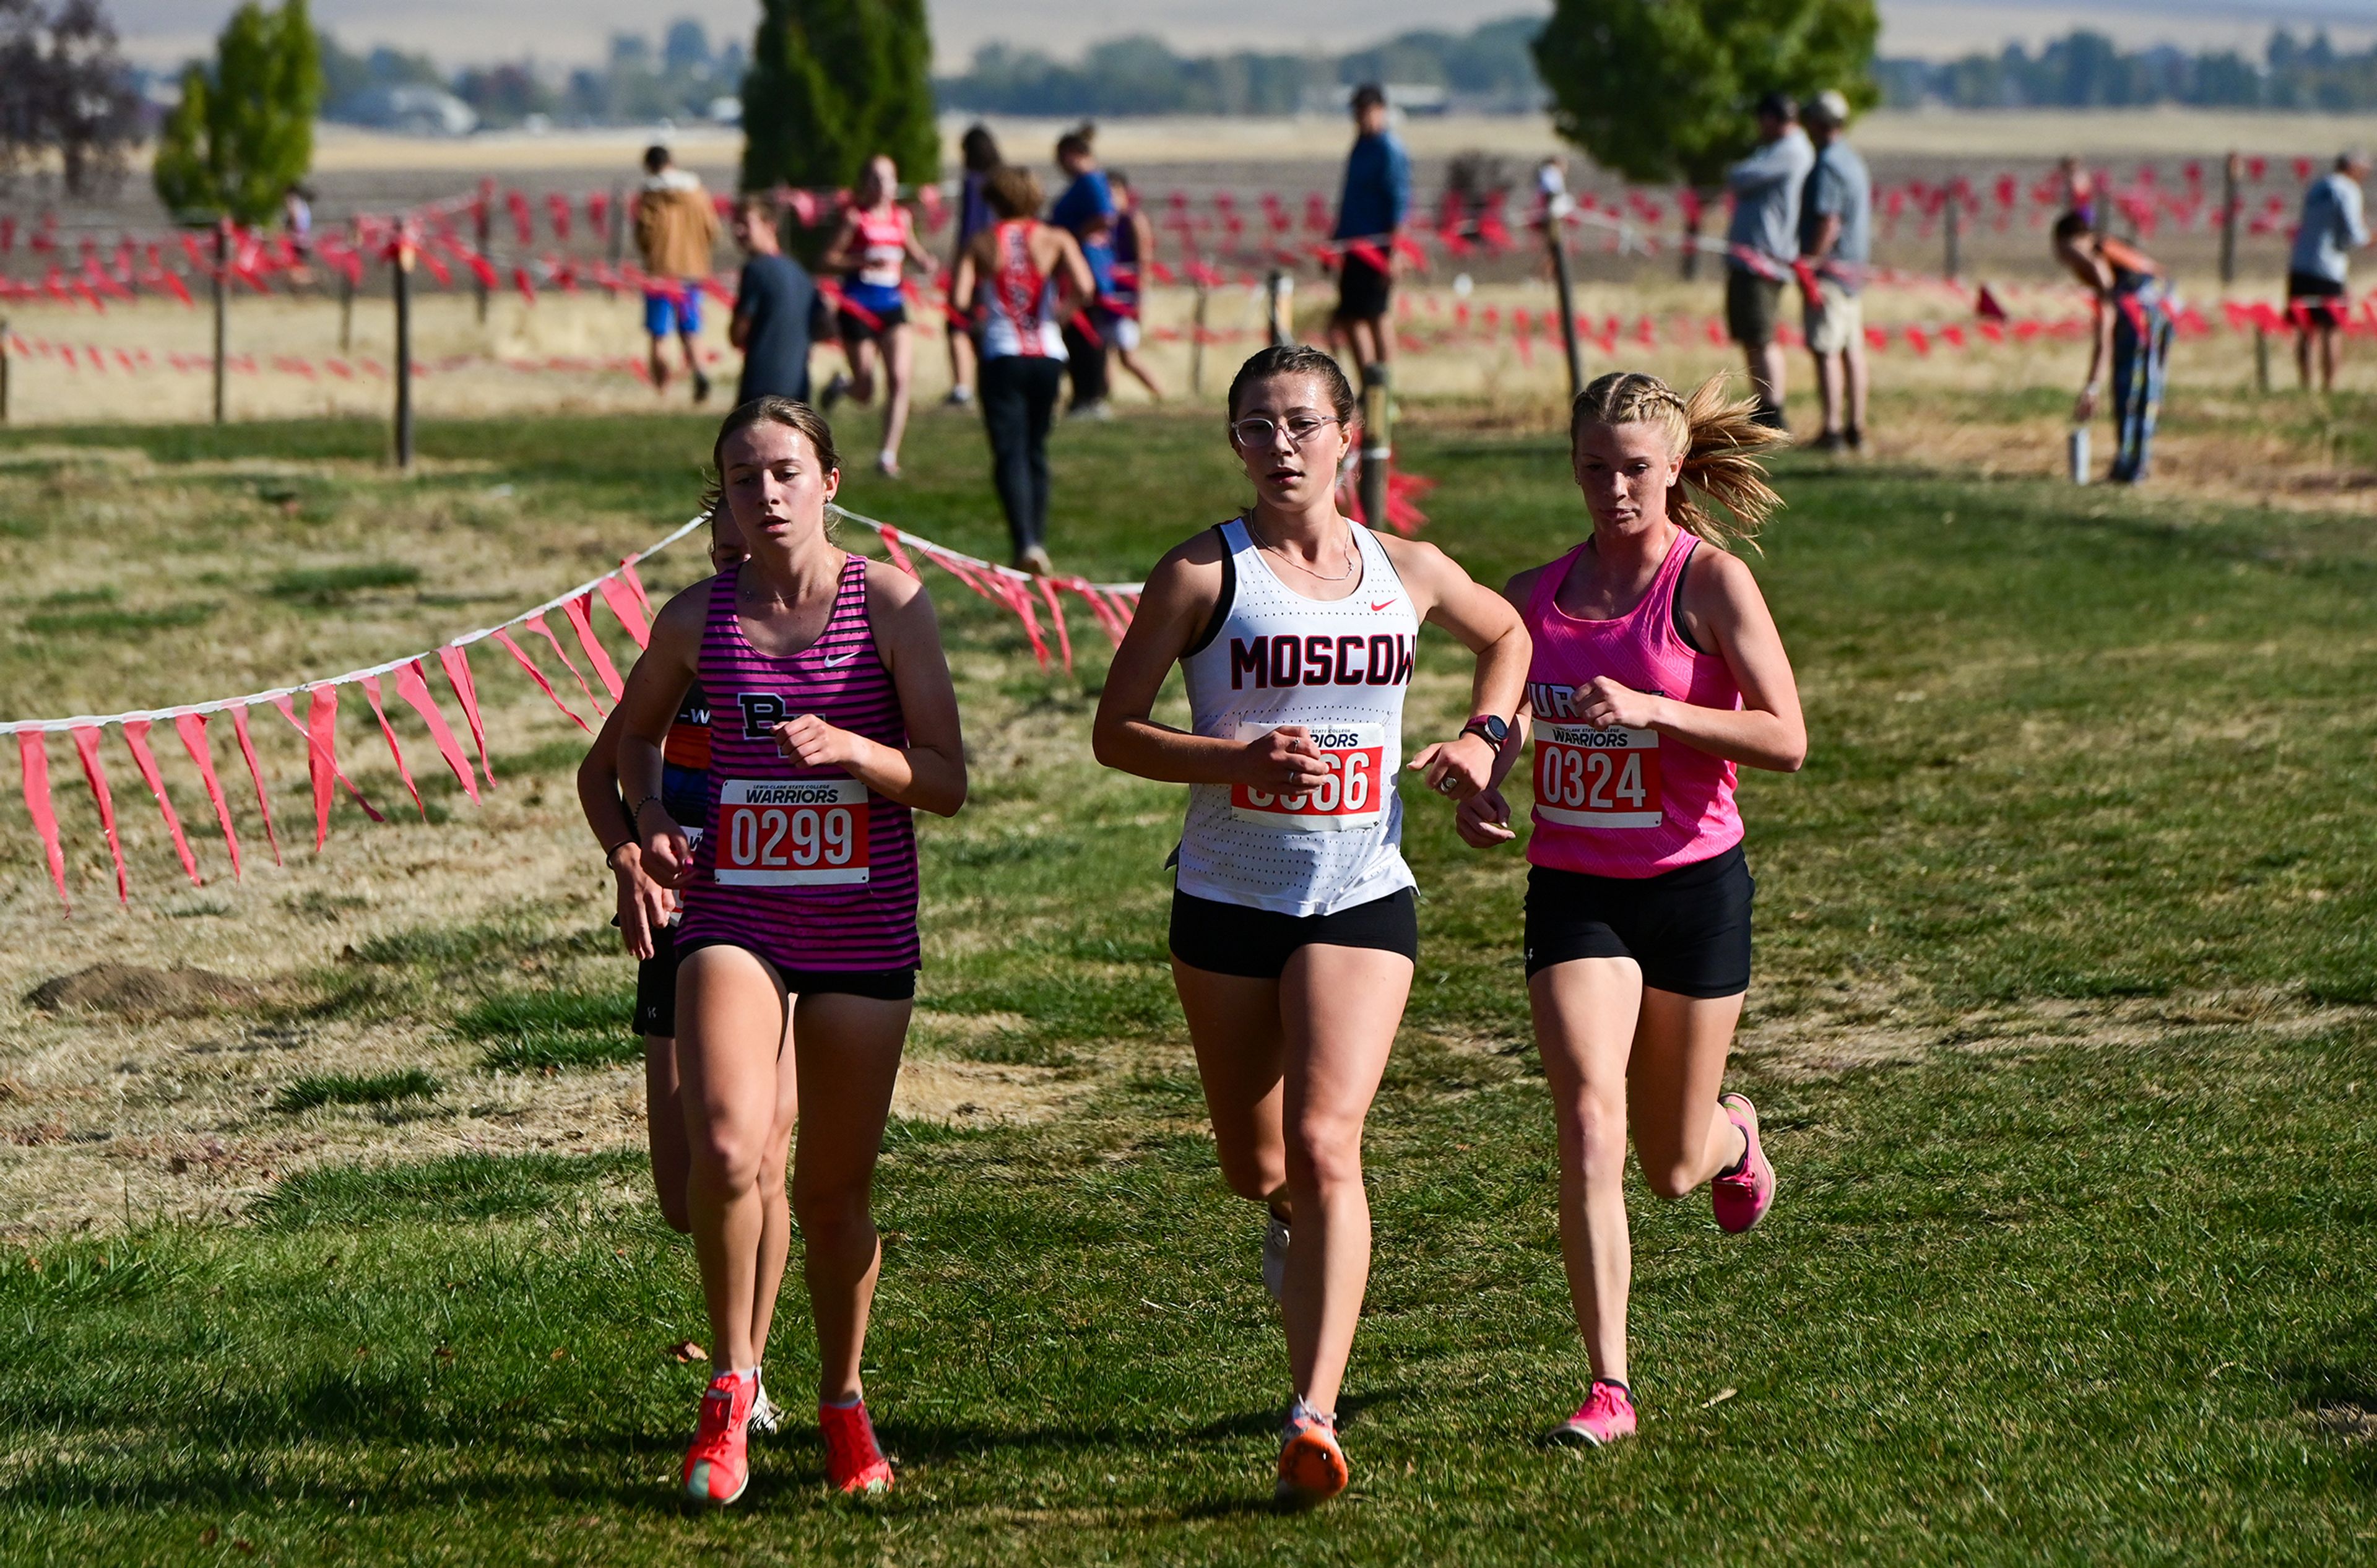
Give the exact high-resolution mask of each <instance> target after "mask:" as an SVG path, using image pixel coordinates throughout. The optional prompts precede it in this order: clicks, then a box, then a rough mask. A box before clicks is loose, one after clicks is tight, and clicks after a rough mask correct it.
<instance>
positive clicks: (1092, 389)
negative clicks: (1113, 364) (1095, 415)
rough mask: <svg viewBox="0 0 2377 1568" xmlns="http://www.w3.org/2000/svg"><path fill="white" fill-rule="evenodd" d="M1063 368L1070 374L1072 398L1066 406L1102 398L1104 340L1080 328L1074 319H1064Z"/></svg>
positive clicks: (1104, 360) (1103, 394)
mask: <svg viewBox="0 0 2377 1568" xmlns="http://www.w3.org/2000/svg"><path fill="white" fill-rule="evenodd" d="M1065 353H1067V354H1068V355H1069V358H1068V359H1067V360H1066V361H1065V369H1066V372H1067V373H1068V374H1069V375H1070V376H1071V377H1072V378H1073V401H1071V402H1069V403H1067V404H1066V405H1065V406H1066V407H1067V408H1087V407H1089V406H1090V405H1091V404H1093V403H1102V402H1104V401H1106V342H1105V339H1104V338H1102V337H1100V336H1098V335H1097V334H1096V333H1094V332H1084V331H1082V330H1081V327H1080V325H1079V324H1078V323H1076V322H1072V321H1068V322H1066V323H1065Z"/></svg>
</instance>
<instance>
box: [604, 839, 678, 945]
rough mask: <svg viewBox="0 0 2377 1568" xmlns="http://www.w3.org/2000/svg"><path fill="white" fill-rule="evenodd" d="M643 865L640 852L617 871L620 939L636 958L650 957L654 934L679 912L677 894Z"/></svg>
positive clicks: (620, 865) (620, 864) (615, 870)
mask: <svg viewBox="0 0 2377 1568" xmlns="http://www.w3.org/2000/svg"><path fill="white" fill-rule="evenodd" d="M630 847H632V846H630ZM642 862H643V855H642V852H641V851H638V852H637V854H636V855H634V856H631V857H629V858H628V859H627V860H624V861H622V862H620V863H619V864H618V865H617V866H616V867H615V868H614V874H615V875H616V876H617V877H618V879H619V940H621V941H622V942H624V943H625V944H626V945H627V956H628V957H630V958H635V959H646V958H650V957H651V955H652V932H653V931H655V930H657V929H659V928H661V927H663V926H665V925H667V924H668V923H669V920H670V918H671V917H672V916H675V913H676V894H675V893H674V892H670V891H669V890H668V889H666V888H664V887H663V886H661V885H660V884H659V883H658V882H656V881H654V880H651V877H649V876H647V875H645V873H644V869H643V864H642Z"/></svg>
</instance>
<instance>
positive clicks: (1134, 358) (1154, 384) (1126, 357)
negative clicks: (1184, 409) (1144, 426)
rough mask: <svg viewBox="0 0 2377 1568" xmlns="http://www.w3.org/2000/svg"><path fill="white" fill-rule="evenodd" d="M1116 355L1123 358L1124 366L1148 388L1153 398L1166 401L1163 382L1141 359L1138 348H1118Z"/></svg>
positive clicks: (1149, 394) (1148, 392) (1120, 358)
mask: <svg viewBox="0 0 2377 1568" xmlns="http://www.w3.org/2000/svg"><path fill="white" fill-rule="evenodd" d="M1115 357H1116V358H1117V359H1119V360H1121V361H1122V367H1123V368H1124V369H1125V370H1128V371H1129V372H1130V373H1131V376H1132V377H1134V378H1135V379H1136V380H1137V381H1138V382H1139V384H1140V385H1141V386H1142V387H1144V388H1146V389H1147V395H1148V396H1149V397H1151V398H1153V399H1154V400H1155V401H1157V402H1162V401H1164V386H1163V383H1161V382H1159V381H1157V380H1156V378H1155V372H1153V370H1150V369H1149V368H1148V367H1147V365H1146V364H1145V363H1144V362H1143V361H1141V359H1140V357H1139V351H1138V350H1137V349H1117V350H1115Z"/></svg>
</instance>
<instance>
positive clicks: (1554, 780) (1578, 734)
mask: <svg viewBox="0 0 2377 1568" xmlns="http://www.w3.org/2000/svg"><path fill="white" fill-rule="evenodd" d="M1535 811H1536V814H1537V815H1538V816H1540V817H1542V818H1543V819H1544V820H1546V821H1547V822H1559V823H1560V824H1562V825H1563V826H1566V827H1571V828H1655V827H1657V826H1658V825H1659V822H1660V820H1661V819H1660V814H1659V732H1658V731H1656V730H1630V729H1625V728H1620V727H1613V728H1610V729H1606V730H1597V729H1594V728H1592V727H1590V726H1588V725H1584V724H1546V725H1543V726H1541V727H1540V728H1538V729H1537V730H1536V732H1535Z"/></svg>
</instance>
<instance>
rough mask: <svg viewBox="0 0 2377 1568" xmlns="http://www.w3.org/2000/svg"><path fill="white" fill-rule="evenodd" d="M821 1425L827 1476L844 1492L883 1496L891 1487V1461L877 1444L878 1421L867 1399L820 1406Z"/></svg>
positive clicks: (819, 1422)
mask: <svg viewBox="0 0 2377 1568" xmlns="http://www.w3.org/2000/svg"><path fill="white" fill-rule="evenodd" d="M818 1426H819V1427H820V1428H822V1429H823V1430H824V1432H825V1475H826V1479H828V1480H830V1481H831V1482H832V1483H833V1486H834V1490H837V1491H840V1492H842V1493H844V1494H863V1495H865V1496H867V1497H880V1496H881V1495H883V1493H885V1492H887V1491H890V1490H891V1461H890V1460H889V1459H886V1458H884V1457H883V1451H882V1450H881V1449H879V1448H878V1447H876V1446H875V1423H874V1422H873V1421H871V1420H869V1419H867V1418H866V1401H865V1400H864V1399H862V1400H860V1401H859V1402H858V1403H856V1404H855V1405H820V1406H818Z"/></svg>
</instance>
